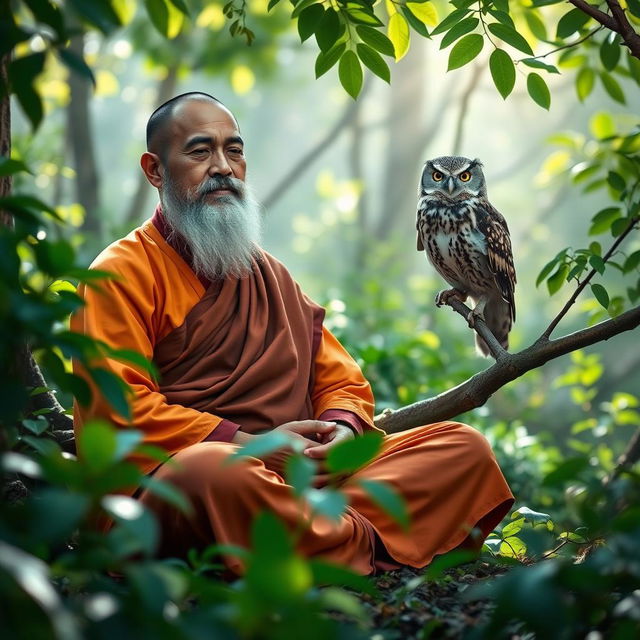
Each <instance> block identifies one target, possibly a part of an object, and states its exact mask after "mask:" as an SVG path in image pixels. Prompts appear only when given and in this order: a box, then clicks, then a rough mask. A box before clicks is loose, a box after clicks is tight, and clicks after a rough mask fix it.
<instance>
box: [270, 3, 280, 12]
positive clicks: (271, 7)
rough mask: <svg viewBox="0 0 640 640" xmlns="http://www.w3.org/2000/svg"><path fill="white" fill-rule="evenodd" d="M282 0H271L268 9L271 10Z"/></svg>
mask: <svg viewBox="0 0 640 640" xmlns="http://www.w3.org/2000/svg"><path fill="white" fill-rule="evenodd" d="M278 2H280V0H269V4H268V5H267V11H268V12H270V11H271V9H273V7H275V6H276V5H277V4H278Z"/></svg>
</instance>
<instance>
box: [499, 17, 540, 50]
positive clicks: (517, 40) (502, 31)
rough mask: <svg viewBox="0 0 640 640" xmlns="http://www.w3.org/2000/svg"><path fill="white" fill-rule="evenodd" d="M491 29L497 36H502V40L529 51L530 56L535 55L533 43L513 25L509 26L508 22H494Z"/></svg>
mask: <svg viewBox="0 0 640 640" xmlns="http://www.w3.org/2000/svg"><path fill="white" fill-rule="evenodd" d="M489 31H491V33H492V34H493V35H494V36H495V37H496V38H500V40H502V41H503V42H506V43H507V44H509V45H511V46H512V47H515V48H516V49H518V50H519V51H522V52H523V53H527V54H529V55H530V56H532V55H533V49H532V48H531V45H530V44H529V43H528V42H527V41H526V40H525V39H524V37H523V36H521V35H520V34H519V33H518V32H517V31H516V30H515V29H514V28H513V27H508V26H507V25H506V24H500V23H499V22H492V23H491V24H490V25H489Z"/></svg>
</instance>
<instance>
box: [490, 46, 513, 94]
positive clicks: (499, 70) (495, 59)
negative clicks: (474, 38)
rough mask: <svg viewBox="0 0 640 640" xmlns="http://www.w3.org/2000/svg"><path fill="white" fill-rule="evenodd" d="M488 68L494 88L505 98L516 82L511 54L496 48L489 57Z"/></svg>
mask: <svg viewBox="0 0 640 640" xmlns="http://www.w3.org/2000/svg"><path fill="white" fill-rule="evenodd" d="M489 69H490V71H491V77H492V78H493V82H494V84H495V85H496V88H497V89H498V91H499V92H500V95H501V96H502V97H503V98H504V99H506V97H507V96H508V95H509V94H510V93H511V92H512V91H513V87H514V85H515V83H516V68H515V66H514V64H513V60H512V59H511V56H510V55H509V54H508V53H506V52H505V51H503V50H502V49H496V50H495V51H494V52H493V53H492V54H491V57H490V58H489Z"/></svg>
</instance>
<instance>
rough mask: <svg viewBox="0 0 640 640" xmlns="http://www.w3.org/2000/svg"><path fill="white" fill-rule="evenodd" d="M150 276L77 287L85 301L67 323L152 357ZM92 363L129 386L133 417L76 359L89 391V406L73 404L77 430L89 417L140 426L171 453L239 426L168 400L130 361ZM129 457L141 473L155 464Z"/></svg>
mask: <svg viewBox="0 0 640 640" xmlns="http://www.w3.org/2000/svg"><path fill="white" fill-rule="evenodd" d="M101 268H103V267H102V266H101ZM106 268H107V269H108V268H109V265H107V267H106ZM139 271H141V270H139ZM148 278H149V279H148V280H146V279H145V276H144V275H140V276H138V272H136V273H135V274H132V275H131V276H130V277H127V278H125V277H123V278H119V279H116V280H101V281H100V282H99V290H94V289H92V288H89V287H81V288H80V291H79V293H80V294H81V295H82V296H83V298H84V301H85V306H84V307H83V308H82V309H81V310H80V311H78V312H77V313H76V314H75V315H74V316H73V317H72V319H71V329H72V330H73V331H77V332H79V333H83V334H85V335H88V336H90V337H93V338H95V339H97V340H101V341H103V342H105V343H107V344H108V345H109V346H111V347H114V348H117V349H128V350H132V351H136V352H138V353H141V354H142V355H144V356H145V357H147V358H148V359H151V358H152V356H153V350H154V344H155V343H156V341H157V329H156V326H155V325H157V321H156V320H154V313H156V309H157V308H158V307H159V305H158V300H157V296H158V289H157V286H156V284H155V283H154V276H153V273H149V274H148ZM160 306H161V305H160ZM92 365H94V366H96V365H97V366H99V367H102V368H105V369H107V370H108V371H110V372H111V373H113V374H115V375H116V376H118V377H119V378H120V379H122V380H123V381H124V382H126V383H127V384H128V385H129V386H130V388H131V391H132V393H131V395H130V396H129V402H130V406H131V420H128V419H127V418H125V417H124V416H122V415H120V414H119V413H118V412H116V411H115V410H114V409H113V408H112V407H111V406H110V405H109V403H108V402H107V400H106V399H105V398H104V396H103V395H102V393H100V390H99V389H98V388H96V385H94V384H93V383H91V381H90V380H89V379H88V376H87V373H86V372H85V371H84V370H83V369H82V367H81V366H80V365H79V364H78V363H77V362H74V371H75V372H76V373H78V374H79V375H82V376H83V377H85V379H87V381H88V382H89V384H90V387H91V389H92V392H93V398H92V401H91V404H90V405H89V406H87V407H83V406H81V405H80V404H79V403H78V402H77V401H76V403H75V405H74V429H75V431H76V436H77V435H78V433H79V431H80V430H81V429H82V427H83V425H84V424H85V423H86V422H87V421H88V420H90V419H92V418H101V419H104V420H108V421H109V422H111V423H113V424H114V425H115V426H116V427H119V428H133V429H138V430H140V431H142V432H143V433H144V443H145V444H151V445H156V446H158V447H160V448H162V449H164V450H165V451H167V453H169V454H174V453H176V452H178V451H180V450H181V449H183V448H185V447H187V446H189V445H192V444H196V443H198V442H201V441H203V440H225V441H230V440H231V439H232V438H233V437H234V435H235V433H236V431H237V430H238V428H239V425H237V424H235V423H233V422H231V421H229V420H223V419H222V418H221V417H219V416H215V415H213V414H210V413H204V412H201V411H197V410H195V409H190V408H187V407H183V406H181V405H177V404H169V403H168V402H167V400H166V398H165V396H164V395H163V394H162V393H160V392H159V387H158V384H157V382H156V381H155V380H154V379H153V378H152V376H151V375H150V374H149V373H148V372H147V371H145V370H144V369H142V368H139V367H137V366H135V365H133V364H131V363H128V362H122V361H119V360H115V359H112V358H104V357H103V358H100V359H99V360H97V361H94V362H93V363H92ZM132 461H133V462H135V463H137V464H138V465H139V466H140V467H141V469H142V470H143V472H145V473H147V472H149V471H151V470H152V469H153V468H154V467H155V466H157V464H158V463H157V462H154V461H152V460H149V459H147V458H142V457H137V456H133V457H132Z"/></svg>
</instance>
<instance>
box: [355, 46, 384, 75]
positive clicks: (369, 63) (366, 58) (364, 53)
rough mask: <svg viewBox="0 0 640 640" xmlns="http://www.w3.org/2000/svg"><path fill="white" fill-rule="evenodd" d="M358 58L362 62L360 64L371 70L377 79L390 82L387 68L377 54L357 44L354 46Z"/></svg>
mask: <svg viewBox="0 0 640 640" xmlns="http://www.w3.org/2000/svg"><path fill="white" fill-rule="evenodd" d="M356 50H357V52H358V57H359V58H360V60H362V63H363V64H364V65H365V66H366V67H368V68H369V69H371V71H373V73H375V74H376V75H377V76H378V77H379V78H382V79H383V80H384V81H385V82H391V72H390V71H389V66H388V65H387V63H386V62H385V61H384V60H383V59H382V57H381V56H380V54H379V53H377V52H376V51H375V50H373V49H372V48H371V47H368V46H367V45H366V44H361V43H358V45H357V46H356Z"/></svg>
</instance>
